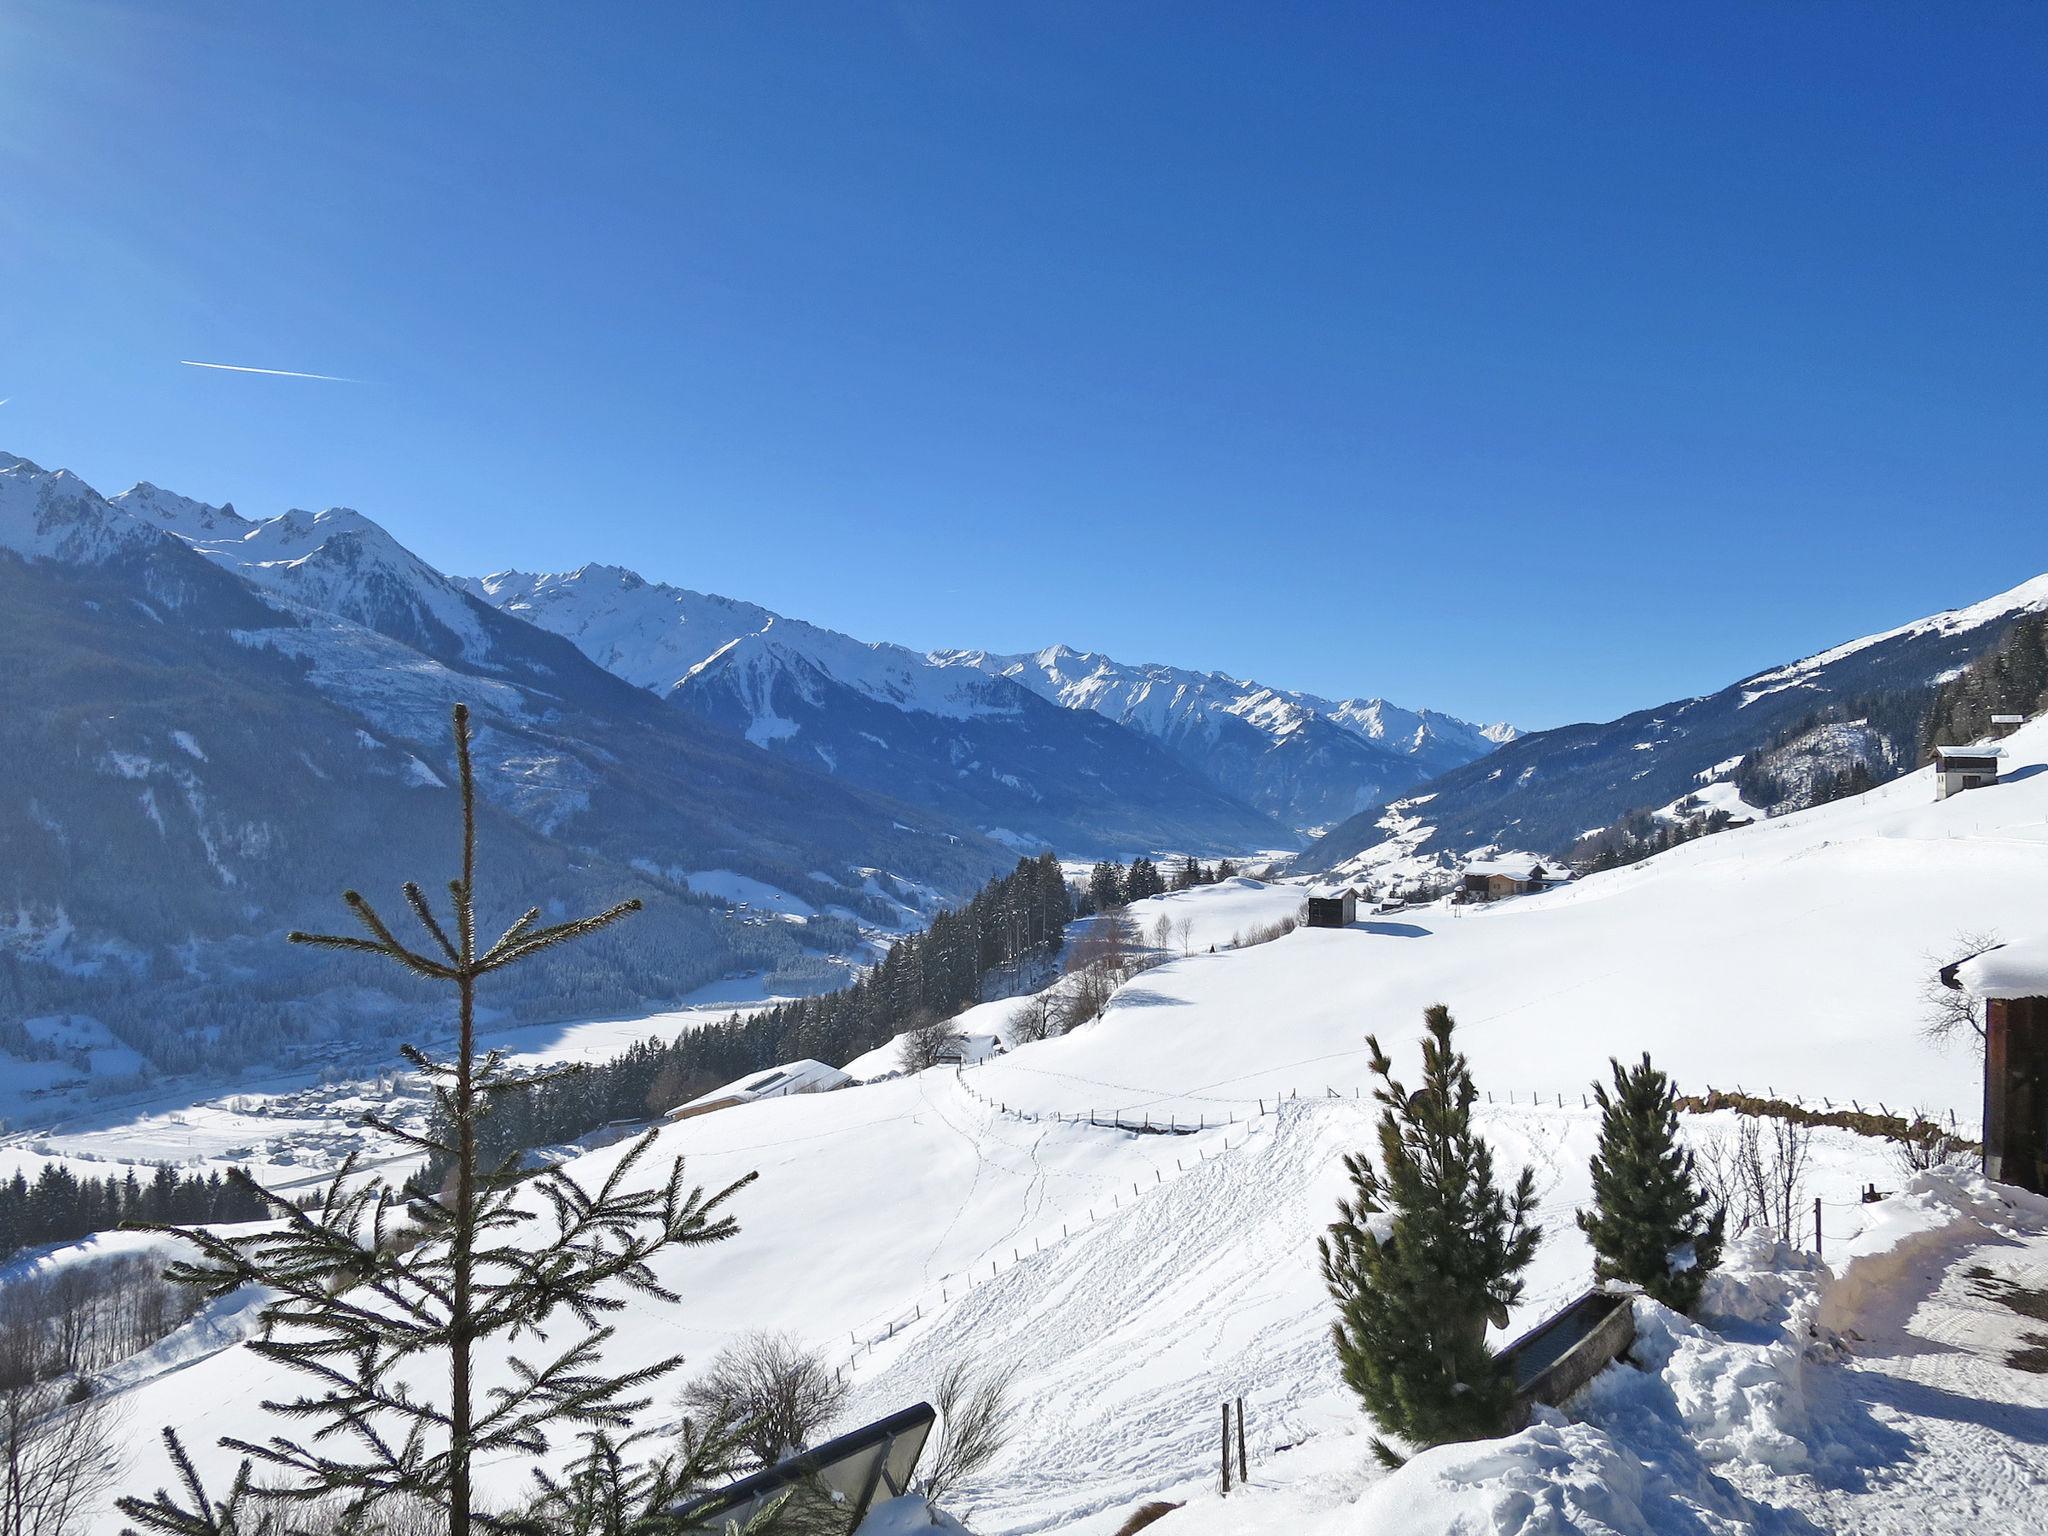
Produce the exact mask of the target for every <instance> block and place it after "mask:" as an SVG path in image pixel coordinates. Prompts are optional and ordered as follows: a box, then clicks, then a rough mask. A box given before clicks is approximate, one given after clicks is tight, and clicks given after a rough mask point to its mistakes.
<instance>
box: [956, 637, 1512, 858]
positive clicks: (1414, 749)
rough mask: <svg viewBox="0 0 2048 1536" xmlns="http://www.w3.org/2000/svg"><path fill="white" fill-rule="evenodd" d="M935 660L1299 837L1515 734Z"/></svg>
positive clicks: (1087, 659)
mask: <svg viewBox="0 0 2048 1536" xmlns="http://www.w3.org/2000/svg"><path fill="white" fill-rule="evenodd" d="M934 656H935V659H937V660H940V661H943V662H945V663H946V664H948V665H951V666H965V667H973V668H976V669H978V670H980V671H984V672H988V673H991V674H993V675H996V676H1001V677H1011V678H1015V679H1016V680H1017V681H1018V682H1020V683H1022V684H1023V685H1024V686H1025V687H1027V688H1030V689H1032V690H1033V691H1034V692H1036V693H1038V694H1040V695H1042V696H1043V697H1045V698H1047V699H1050V700H1051V701H1052V702H1054V703H1056V704H1058V705H1060V706H1061V707H1062V708H1065V709H1077V710H1090V711H1093V712H1094V713H1096V714H1099V715H1103V716H1105V717H1107V718H1108V719H1111V720H1114V721H1116V722H1117V723H1118V724H1120V725H1124V726H1128V727H1129V728H1131V729H1132V730H1135V731H1139V732H1142V733H1143V734H1145V735H1147V736H1150V737H1153V738H1155V739H1156V740H1158V741H1160V742H1162V743H1164V744H1165V745H1166V746H1167V747H1168V748H1169V749H1171V750H1172V751H1174V752H1175V753H1176V754H1178V755H1179V756H1180V757H1182V758H1183V759H1184V760H1186V761H1188V762H1189V763H1191V764H1194V765H1196V766H1199V767H1201V768H1202V769H1203V770H1204V771H1205V772H1207V773H1209V774H1210V775H1211V776H1212V777H1214V778H1215V779H1216V780H1217V781H1218V782H1219V783H1221V784H1223V785H1224V786H1225V787H1226V788H1228V789H1230V790H1231V791H1232V792H1233V793H1235V794H1237V795H1240V796H1242V797H1243V798H1244V799H1245V800H1247V801H1249V802H1250V803H1251V804H1253V805H1256V806H1258V807H1259V808H1260V809H1261V810H1263V811H1266V812H1267V813H1268V814H1270V815H1273V816H1275V817H1277V818H1279V819H1280V820H1281V821H1283V822H1285V823H1286V824H1287V825H1289V826H1292V827H1298V828H1303V829H1307V828H1312V827H1321V826H1327V825H1329V824H1330V823H1332V822H1335V821H1341V820H1342V819H1343V818H1345V817H1347V816H1350V815H1352V814H1353V813H1355V812H1357V811H1359V810H1362V809H1363V808H1365V807H1366V806H1369V805H1377V804H1378V803H1379V802H1380V801H1382V800H1384V799H1386V798H1387V797H1388V796H1389V795H1391V794H1394V793H1396V792H1398V791H1400V790H1402V789H1407V788H1411V787H1413V786H1414V785H1417V784H1420V783H1422V782H1423V781H1424V780H1426V779H1430V778H1433V777H1435V776H1436V775H1437V774H1440V773H1443V772H1446V771H1447V770H1449V769H1452V768H1456V767H1458V766H1459V765H1460V764H1463V763H1468V762H1471V761H1472V760H1473V759H1474V758H1477V757H1483V756H1485V755H1486V754H1487V753H1488V752H1491V751H1492V750H1493V749H1494V747H1496V746H1498V745H1500V744H1501V743H1502V742H1506V741H1512V740H1513V739H1514V738H1515V737H1516V736H1517V734H1519V733H1518V732H1517V731H1516V730H1515V728H1514V727H1513V726H1511V725H1473V724H1471V723H1470V722H1468V721H1464V720H1459V719H1457V718H1455V717H1454V716H1451V715H1445V714H1440V713H1438V712H1437V711H1435V710H1428V709H1424V710H1410V709H1403V708H1401V707H1400V706H1399V705H1396V704H1389V703H1388V702H1387V701H1386V700H1384V699H1345V700H1342V701H1332V700H1329V699H1321V698H1317V697H1316V696H1315V695H1313V694H1307V693H1298V692H1294V691H1291V690H1286V689H1278V688H1271V687H1268V686H1267V685H1265V684H1264V683H1255V682H1247V681H1244V680H1242V679H1239V678H1234V677H1228V676H1226V675H1224V674H1223V673H1221V672H1190V671H1187V670H1185V669H1183V668H1179V667H1168V666H1160V665H1158V664H1156V663H1151V664H1146V665H1141V666H1132V665H1128V664H1126V663H1123V662H1119V661H1115V660H1113V659H1111V658H1110V657H1107V656H1101V655H1097V654H1095V653H1094V652H1089V651H1076V650H1073V649H1071V648H1070V647H1067V646H1064V645H1055V646H1049V647H1048V648H1046V649H1045V650H1042V651H1036V652H1032V653H1029V654H1026V655H1014V656H999V655H992V654H990V653H989V652H986V651H942V652H936V653H934Z"/></svg>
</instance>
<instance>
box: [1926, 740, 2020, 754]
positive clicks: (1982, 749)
mask: <svg viewBox="0 0 2048 1536" xmlns="http://www.w3.org/2000/svg"><path fill="white" fill-rule="evenodd" d="M1934 755H1935V756H1936V757H2003V756H2005V748H2003V747H1994V746H1992V745H1991V744H1990V743H1989V742H1977V743H1975V744H1973V745H1971V746H1967V747H1936V748H1935V749H1934Z"/></svg>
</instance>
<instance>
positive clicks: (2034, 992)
mask: <svg viewBox="0 0 2048 1536" xmlns="http://www.w3.org/2000/svg"><path fill="white" fill-rule="evenodd" d="M1954 970H1955V982H1954V985H1956V986H1958V987H1960V988H1961V989H1962V990H1963V991H1965V992H1967V993H1969V994H1970V995H1971V996H1972V997H1978V998H2014V997H2048V939H2029V940H2026V941H2024V942H2022V943H2018V944H2000V945H1998V946H1996V947H1995V948H1992V949H1987V950H1985V951H1984V952H1983V953H1982V954H1978V955H1972V956H1971V957H1970V958H1969V959H1967V960H1965V961H1963V962H1962V963H1961V964H1960V965H1958V966H1956V967H1955V968H1954Z"/></svg>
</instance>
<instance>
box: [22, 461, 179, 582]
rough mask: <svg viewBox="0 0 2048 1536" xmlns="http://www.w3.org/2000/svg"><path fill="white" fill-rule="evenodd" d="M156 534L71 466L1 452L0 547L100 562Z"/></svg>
mask: <svg viewBox="0 0 2048 1536" xmlns="http://www.w3.org/2000/svg"><path fill="white" fill-rule="evenodd" d="M157 537H158V535H157V533H156V530H154V529H153V528H151V527H150V526H149V525H147V524H146V523H144V522H142V521H141V520H139V519H137V518H134V517H131V516H129V515H128V513H126V512H125V511H123V510H122V509H121V508H119V507H116V506H113V505H112V504H110V503H109V502H108V501H107V500H106V499H105V498H104V497H103V496H101V495H100V493H99V492H98V491H96V490H94V489H93V488H92V487H91V486H89V485H87V484H86V483H85V482H84V481H83V480H81V479H79V478H78V476H76V475H74V474H73V473H71V471H70V470H68V469H58V470H47V469H44V468H43V467H42V466H41V465H39V464H36V463H34V462H32V461H30V460H28V459H24V458H18V457H15V458H12V459H11V461H10V460H9V457H8V456H5V455H0V549H11V550H13V551H14V552H15V553H16V554H18V555H22V556H24V557H25V558H27V559H30V560H56V561H61V562H63V563H65V564H70V565H99V564H101V563H103V562H104V561H106V560H108V559H110V558H112V557H113V556H114V555H117V554H120V553H123V552H124V551H127V550H132V549H138V548H142V547H145V546H147V545H148V544H150V543H152V542H153V541H154V540H155V539H156V538H157Z"/></svg>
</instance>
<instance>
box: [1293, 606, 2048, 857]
mask: <svg viewBox="0 0 2048 1536" xmlns="http://www.w3.org/2000/svg"><path fill="white" fill-rule="evenodd" d="M2044 607H2048V576H2038V577H2035V578H2034V579H2033V580H2031V581H2028V582H2025V583H2023V584H2022V585H2020V586H2017V587H2015V588H2013V589H2012V590H2011V591H2009V592H2003V593H2000V594H1999V595H1997V596H1996V597H1991V598H1987V599H1985V600H1984V601H1982V602H1979V603H1974V604H1971V605H1970V606H1968V607H1965V608H1958V609H1953V610H1950V611H1948V612H1944V613H1938V614H1934V615H1932V616H1930V617H1928V618H1925V619H1920V620H1917V621H1916V622H1914V623H1911V624H1906V625H1902V626H1900V627H1899V628H1896V629H1891V630H1886V631H1884V632H1883V633H1881V634H1874V635H1868V636H1865V637H1863V638H1862V639H1859V640H1852V641H1850V642H1848V643H1847V644H1844V645H1838V646H1834V647H1832V648H1830V649H1828V650H1825V651H1821V652H1818V653H1816V654H1815V655H1812V656H1808V657H1806V658H1804V659H1803V660H1800V661H1796V662H1793V663H1791V664H1789V665H1786V666H1781V667H1774V668H1771V669H1769V670H1767V671H1763V672H1759V673H1756V674H1754V675H1753V676H1750V677H1746V678H1743V679H1742V680H1741V681H1739V682H1735V683H1731V684H1729V685H1728V686H1727V687H1725V688H1723V689H1721V690H1719V691H1718V692H1716V693H1711V694H1704V695H1701V696H1700V697H1697V698H1691V699H1676V700H1673V701H1671V702H1670V703H1668V704H1664V705H1660V706H1658V707H1657V708H1655V709H1644V710H1638V711H1636V712H1635V713H1633V714H1629V715H1624V716H1623V717H1622V718H1620V719H1618V720H1610V721H1606V722H1603V723H1598V724H1581V725H1567V726H1560V727H1558V728H1557V729H1555V730H1549V731H1539V732H1536V733H1534V734H1532V735H1528V736H1523V737H1520V738H1519V739H1517V740H1515V741H1512V742H1509V743H1508V744H1507V745H1506V746H1503V747H1502V748H1501V749H1500V750H1499V751H1498V752H1496V753H1494V754H1492V755H1491V756H1489V757H1487V758H1485V759H1483V760H1481V761H1478V762H1475V763H1471V764H1468V765H1467V766H1465V767H1462V768H1458V769H1454V770H1453V771H1451V772H1449V773H1446V774H1444V775H1442V776H1441V777H1439V778H1437V779H1436V780H1434V781H1433V782H1432V783H1431V784H1430V785H1429V786H1428V789H1429V792H1430V798H1429V800H1428V801H1427V803H1426V805H1425V806H1420V807H1415V808H1413V809H1412V810H1411V812H1410V815H1411V816H1413V817H1419V818H1420V820H1421V822H1422V823H1424V824H1426V830H1424V831H1419V832H1415V833H1413V834H1411V838H1410V841H1411V842H1412V848H1411V850H1410V851H1411V852H1415V853H1422V854H1428V853H1449V854H1459V853H1463V852H1467V851H1469V850H1471V849H1473V848H1477V847H1482V846H1488V845H1503V846H1508V847H1516V848H1531V849H1537V850H1540V851H1544V852H1555V851H1558V850H1560V849H1562V848H1564V847H1565V846H1566V845H1567V844H1569V843H1570V842H1571V841H1572V840H1573V839H1574V838H1575V837H1577V836H1578V835H1579V834H1581V833H1583V832H1586V831H1588V830H1589V829H1593V828H1598V827H1602V826H1605V825H1606V824H1608V823H1609V822H1612V821H1614V820H1615V819H1616V818H1618V817H1620V816H1622V815H1624V814H1625V813H1627V812H1629V811H1633V810H1638V809H1642V808H1645V807H1650V806H1659V805H1665V804H1668V803H1669V802H1671V801H1673V800H1675V799H1677V798H1679V797H1680V796H1683V795H1686V794H1688V793H1691V792H1693V791H1694V790H1697V789H1698V788H1699V787H1700V785H1701V784H1702V783H1705V782H1707V781H1708V780H1710V779H1712V778H1714V777H1717V776H1720V775H1723V774H1725V773H1726V772H1728V771H1731V770H1732V769H1733V768H1734V766H1735V763H1736V761H1737V760H1739V759H1740V758H1741V757H1743V756H1744V755H1745V754H1747V753H1749V752H1752V751H1757V750H1760V749H1763V748H1766V747H1769V746H1771V745H1772V744H1774V743H1775V742H1777V741H1778V740H1780V739H1781V738H1783V737H1785V736H1787V735H1789V734H1794V733H1796V730H1797V728H1798V727H1799V726H1800V725H1801V724H1802V723H1803V722H1805V721H1807V720H1808V718H1809V717H1811V716H1814V715H1815V714H1817V713H1819V712H1820V711H1823V710H1825V709H1827V708H1829V707H1830V706H1854V707H1855V708H1856V709H1858V710H1863V709H1865V708H1866V706H1869V707H1874V708H1876V709H1877V710H1878V711H1879V712H1880V713H1882V714H1884V715H1885V716H1887V717H1888V719H1889V720H1890V721H1891V722H1892V723H1891V724H1890V725H1889V730H1890V732H1891V734H1893V735H1896V736H1898V737H1899V738H1900V740H1899V742H1898V743H1895V745H1896V746H1897V747H1898V748H1899V749H1900V751H1899V753H1898V755H1897V758H1896V760H1897V761H1901V762H1911V761H1912V760H1913V751H1914V745H1915V744H1914V742H1913V740H1912V736H1913V732H1914V728H1915V725H1916V723H1917V720H1918V717H1919V715H1920V713H1921V712H1923V711H1924V709H1925V708H1926V705H1927V703H1928V702H1929V701H1930V700H1931V699H1932V697H1933V691H1934V689H1935V688H1936V687H1937V686H1938V685H1939V683H1940V682H1941V681H1942V680H1943V679H1944V678H1945V677H1947V676H1949V675H1951V674H1953V673H1954V672H1955V671H1956V670H1957V669H1958V668H1960V667H1963V666H1965V665H1967V664H1968V663H1969V662H1970V661H1971V660H1973V659H1974V658H1975V657H1977V656H1978V655H1980V654H1982V653H1983V652H1984V651H1985V650H1986V649H1987V648H1989V647H1990V646H1991V645H1993V644H1995V643H1996V641H1997V639H1998V636H1999V634H2000V633H2001V628H2002V625H2003V623H2004V621H2006V620H2007V619H2009V618H2011V617H2012V616H2014V615H2015V614H2019V613H2024V612H2030V611H2037V610H2040V609H2042V608H2044ZM1385 821H1386V818H1384V817H1383V815H1382V813H1381V810H1380V809H1379V808H1377V807H1375V808H1372V809H1369V810H1367V811H1365V812H1364V813H1362V814H1361V815H1359V816H1356V817H1353V818H1352V819H1351V820H1349V821H1347V822H1345V823H1343V824H1342V825H1339V826H1337V827H1333V828H1332V829H1331V830H1330V831H1329V832H1328V833H1327V834H1326V835H1324V836H1323V837H1322V838H1321V839H1320V840H1319V841H1318V842H1317V843H1316V844H1315V845H1314V846H1313V847H1311V848H1310V849H1309V851H1308V852H1307V853H1306V854H1304V855H1303V856H1302V859H1301V861H1300V863H1301V867H1302V868H1305V869H1312V870H1323V869H1334V868H1336V867H1338V866H1339V865H1342V864H1344V863H1345V862H1346V861H1347V860H1350V859H1352V858H1354V857H1356V856H1357V855H1358V854H1360V853H1361V852H1362V851H1364V850H1366V849H1368V848H1371V847H1374V846H1375V845H1377V844H1379V843H1380V842H1382V841H1383V840H1385V839H1386V838H1387V837H1388V835H1389V828H1388V826H1387V825H1385V824H1384V823H1385Z"/></svg>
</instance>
